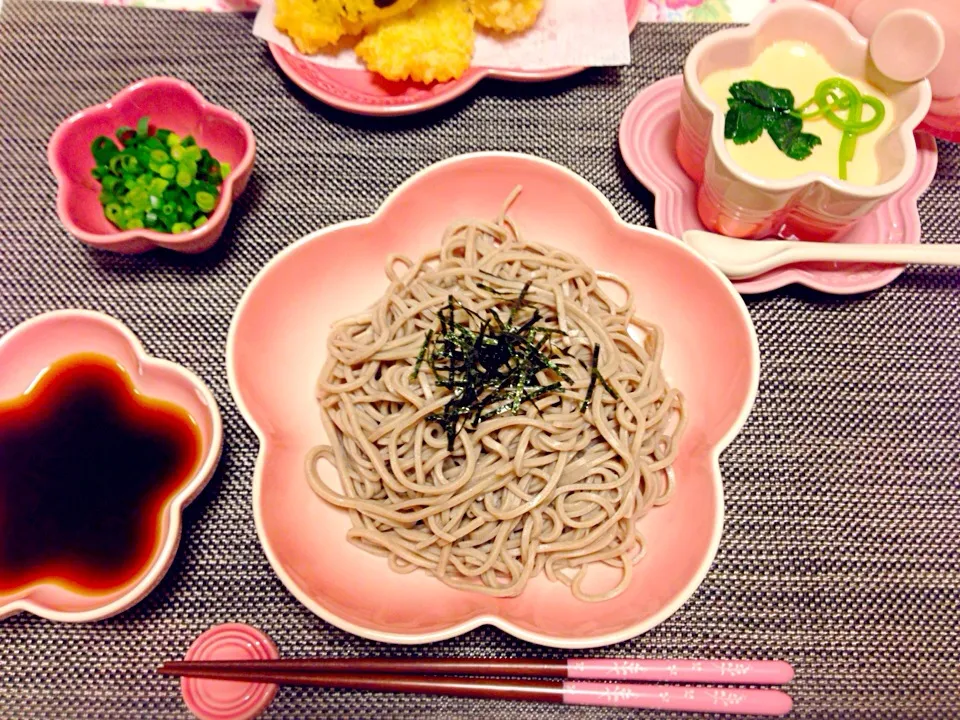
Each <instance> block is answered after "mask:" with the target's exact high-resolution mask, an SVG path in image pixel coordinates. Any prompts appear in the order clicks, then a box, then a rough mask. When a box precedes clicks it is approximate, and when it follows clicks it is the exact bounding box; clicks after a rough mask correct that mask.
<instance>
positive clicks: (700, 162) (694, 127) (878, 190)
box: [677, 0, 931, 240]
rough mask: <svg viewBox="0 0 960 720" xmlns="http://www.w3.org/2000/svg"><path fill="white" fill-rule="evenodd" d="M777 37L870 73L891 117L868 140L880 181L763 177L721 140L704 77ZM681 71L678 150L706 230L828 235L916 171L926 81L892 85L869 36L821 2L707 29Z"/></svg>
mask: <svg viewBox="0 0 960 720" xmlns="http://www.w3.org/2000/svg"><path fill="white" fill-rule="evenodd" d="M784 40H794V41H802V42H805V43H807V44H809V45H811V46H812V47H813V48H815V49H816V50H817V51H819V52H820V54H822V55H823V57H824V58H825V59H826V60H827V62H828V63H829V64H830V66H831V67H832V68H834V69H836V70H837V71H838V72H840V73H841V74H843V75H846V76H848V77H852V78H856V79H860V80H866V81H869V82H870V83H872V84H873V85H874V86H876V87H878V88H880V89H881V90H883V91H884V92H885V93H886V95H887V96H888V97H889V98H890V100H891V101H892V103H893V107H894V111H895V119H894V122H895V125H894V127H893V129H892V130H891V131H890V133H889V134H888V135H886V136H885V137H884V138H882V139H881V140H880V141H879V142H878V144H877V146H876V152H877V157H878V160H879V164H880V168H881V170H880V182H879V183H878V184H876V185H857V184H854V183H852V182H847V181H845V180H839V179H837V178H835V177H831V176H829V175H827V174H824V173H813V172H808V173H805V174H803V175H800V176H798V177H795V178H790V179H770V178H764V177H760V176H758V175H756V174H754V173H752V172H749V171H747V170H746V169H744V168H743V167H741V166H740V165H738V164H737V163H736V162H735V161H734V159H733V158H732V157H731V154H730V152H729V150H728V149H727V146H726V141H725V139H724V115H725V112H726V110H727V108H726V107H721V106H719V105H718V104H717V103H715V102H714V101H713V100H712V99H711V98H710V97H709V96H708V95H707V93H706V91H705V90H704V87H703V84H702V83H703V80H704V79H705V78H706V77H707V76H708V75H710V74H711V73H713V72H715V71H719V70H727V69H732V68H738V67H745V66H749V65H751V64H752V63H753V62H754V61H755V60H756V59H757V57H758V56H759V55H760V53H761V52H763V51H764V50H765V49H767V48H769V47H770V46H771V45H773V44H774V43H776V42H779V41H784ZM683 78H684V88H683V95H682V98H681V101H680V132H679V134H678V136H677V156H678V157H679V159H680V164H681V165H682V166H683V169H684V171H686V173H687V174H688V175H689V176H690V177H691V178H693V180H694V181H695V182H697V184H698V186H699V188H698V196H697V208H698V212H699V214H700V219H701V220H702V221H703V224H704V225H705V226H706V227H707V228H708V229H709V230H712V231H714V232H719V233H722V234H724V235H731V236H734V237H747V238H763V237H769V236H771V235H779V236H781V237H792V236H795V237H801V238H804V239H805V240H833V239H835V238H836V237H838V236H839V235H840V234H841V233H843V232H844V231H846V230H848V229H849V228H850V227H851V226H852V225H853V224H854V223H855V222H856V221H857V220H859V219H860V218H862V217H863V216H864V215H866V214H867V213H869V212H870V211H871V210H873V209H874V208H875V207H876V206H877V204H879V203H880V202H882V201H883V200H884V199H886V198H889V197H891V196H892V195H893V194H894V193H896V192H898V191H899V190H901V189H902V188H903V187H904V185H906V183H907V181H908V180H909V179H910V178H911V177H912V176H913V174H914V172H915V170H916V163H917V153H916V146H915V144H914V141H913V131H914V129H915V128H916V127H917V125H918V124H919V123H920V121H921V120H923V117H924V115H926V113H927V110H928V109H929V107H930V98H931V92H930V83H929V82H927V81H926V80H921V81H919V82H914V83H909V84H906V83H896V82H894V81H892V80H890V79H889V78H886V77H884V76H882V75H881V74H880V73H879V71H878V70H877V69H876V67H875V66H874V65H873V64H872V61H871V60H870V51H869V48H868V44H867V40H866V39H865V38H864V37H863V36H861V35H860V34H859V33H858V32H857V30H856V28H854V27H853V25H851V24H850V22H849V21H848V20H847V19H846V18H844V17H843V16H842V15H840V14H839V13H837V12H836V11H834V10H832V9H830V8H828V7H826V6H824V5H819V4H817V3H808V2H800V1H799V0H796V1H795V0H787V1H785V2H784V1H781V2H778V3H777V4H776V5H772V6H771V7H770V8H768V9H767V10H764V11H763V12H762V13H761V14H760V15H758V16H757V18H756V19H755V20H754V22H753V23H751V24H750V25H749V26H747V27H745V28H735V29H729V30H722V31H719V32H716V33H714V34H712V35H709V36H708V37H706V38H704V39H703V40H701V41H700V42H698V43H697V44H696V45H695V46H694V47H693V49H692V50H691V51H690V54H689V55H688V56H687V60H686V63H685V64H684V68H683ZM798 102H802V100H798Z"/></svg>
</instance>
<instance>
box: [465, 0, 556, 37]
mask: <svg viewBox="0 0 960 720" xmlns="http://www.w3.org/2000/svg"><path fill="white" fill-rule="evenodd" d="M542 9H543V0H470V10H471V11H472V12H473V15H474V17H475V18H476V19H477V22H478V23H479V24H480V25H481V26H482V27H485V28H487V29H488V30H496V31H497V32H502V33H506V34H510V33H516V32H523V31H524V30H526V29H527V28H530V27H532V26H533V24H534V23H535V22H536V21H537V17H538V16H539V15H540V11H541V10H542Z"/></svg>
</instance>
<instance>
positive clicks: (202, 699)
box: [180, 623, 280, 720]
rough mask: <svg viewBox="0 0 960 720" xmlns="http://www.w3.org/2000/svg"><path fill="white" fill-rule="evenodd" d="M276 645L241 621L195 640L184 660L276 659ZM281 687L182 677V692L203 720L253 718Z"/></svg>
mask: <svg viewBox="0 0 960 720" xmlns="http://www.w3.org/2000/svg"><path fill="white" fill-rule="evenodd" d="M279 657H280V653H279V652H278V651H277V646H276V645H275V644H274V642H273V640H271V639H270V638H269V637H267V636H266V635H265V634H264V633H263V632H262V631H260V630H258V629H257V628H254V627H250V626H249V625H244V624H242V623H228V624H226V625H215V626H214V627H212V628H210V629H209V630H207V631H206V632H204V633H203V634H202V635H200V637H198V638H197V639H196V640H194V641H193V644H192V645H191V646H190V649H189V650H187V654H186V656H185V657H184V660H187V661H195V662H203V661H206V660H276V659H278V658H279ZM277 690H278V686H276V685H273V684H271V683H255V682H246V681H234V680H207V679H205V678H194V677H182V678H180V692H181V693H182V695H183V701H184V702H185V703H186V704H187V707H188V708H190V712H192V713H193V714H194V715H196V716H197V717H198V718H200V720H252V719H253V718H255V717H257V715H259V714H260V713H262V712H263V711H264V710H266V709H267V706H268V705H269V704H270V703H271V701H272V700H273V698H274V696H275V695H276V694H277Z"/></svg>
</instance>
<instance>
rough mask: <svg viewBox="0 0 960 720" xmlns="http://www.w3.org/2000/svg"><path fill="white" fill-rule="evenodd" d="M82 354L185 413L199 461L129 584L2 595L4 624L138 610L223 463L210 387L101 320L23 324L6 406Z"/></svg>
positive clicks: (39, 586)
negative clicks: (193, 504)
mask: <svg viewBox="0 0 960 720" xmlns="http://www.w3.org/2000/svg"><path fill="white" fill-rule="evenodd" d="M77 353H96V354H99V355H104V356H106V357H109V358H110V359H112V360H113V361H115V362H116V363H117V364H118V365H119V366H120V367H122V368H123V370H125V371H126V373H127V374H128V375H129V377H130V379H131V380H132V382H133V386H134V389H135V391H136V392H137V393H138V394H139V395H140V396H142V397H144V398H155V399H158V400H162V401H166V402H168V403H171V404H172V405H174V406H177V407H179V408H182V409H183V410H185V411H186V412H187V413H188V414H189V415H190V416H191V417H192V418H193V420H194V421H195V422H196V426H197V428H198V429H199V432H200V449H199V458H198V460H197V462H196V465H195V469H194V470H193V473H192V475H190V476H189V478H188V479H186V480H185V481H184V482H183V483H181V484H179V486H178V489H177V490H176V493H175V494H173V495H172V496H170V497H168V498H166V499H165V502H162V503H161V504H159V507H160V510H159V513H158V516H157V518H156V527H157V528H158V530H157V532H156V541H155V543H154V547H153V550H152V552H151V553H150V555H149V557H148V559H147V561H146V562H145V563H144V564H143V565H142V566H140V567H138V568H137V570H136V572H135V573H134V574H133V575H132V577H130V579H129V580H128V581H127V582H125V583H124V584H122V585H120V586H112V587H109V588H106V589H97V590H96V591H93V590H87V589H83V588H77V587H73V586H71V585H69V584H65V583H61V582H59V581H58V580H57V579H56V578H44V579H41V580H39V581H37V582H31V583H29V584H26V585H24V586H19V587H17V588H15V589H13V590H10V591H0V618H3V617H7V616H9V615H13V614H15V613H18V612H23V611H26V612H30V613H33V614H34V615H40V616H42V617H45V618H47V619H49V620H57V621H66V622H87V621H92V620H100V619H102V618H106V617H110V616H111V615H115V614H117V613H119V612H122V611H124V610H126V609H127V608H129V607H131V606H133V605H135V604H136V603H137V602H139V601H140V600H141V599H143V598H144V597H145V596H146V595H147V594H148V593H149V592H150V591H151V590H152V589H153V588H154V586H156V584H157V583H158V582H159V581H160V579H161V578H162V577H163V576H164V574H165V573H166V572H167V570H168V569H169V567H170V564H171V563H172V562H173V558H174V555H175V554H176V551H177V545H178V544H179V541H180V528H181V514H182V511H183V508H184V507H185V506H186V505H187V504H188V503H190V501H191V500H193V499H194V498H195V497H196V496H197V495H198V494H199V493H200V491H201V490H202V489H203V487H204V486H205V485H206V484H207V482H208V481H209V479H210V478H211V476H212V475H213V472H214V469H215V468H216V466H217V462H218V460H219V458H220V447H221V442H222V429H221V423H220V413H219V411H218V410H217V405H216V401H215V400H214V397H213V395H212V393H211V392H210V390H208V389H207V387H206V385H204V384H203V382H202V381H201V380H200V379H199V378H198V377H197V376H196V375H194V374H193V373H191V372H190V371H188V370H186V369H184V368H183V367H181V366H179V365H175V364H174V363H171V362H168V361H166V360H161V359H159V358H155V357H151V356H150V355H147V353H146V351H145V350H144V349H143V346H142V345H141V344H140V342H139V341H138V340H137V338H136V337H135V336H134V335H133V333H131V332H130V330H128V329H127V328H126V327H125V326H124V325H122V324H121V323H119V322H118V321H117V320H114V319H113V318H111V317H109V316H107V315H103V314H101V313H97V312H91V311H87V310H60V311H56V312H50V313H46V314H44V315H39V316H37V317H34V318H32V319H30V320H27V321H26V322H24V323H21V324H20V325H18V326H17V327H15V328H14V329H13V330H11V331H10V332H8V333H7V334H6V335H4V336H3V337H2V338H0V368H2V369H0V399H3V400H7V399H13V398H18V397H20V396H22V395H23V394H24V393H25V392H27V391H28V389H29V388H31V387H32V386H33V385H34V383H35V381H36V380H37V378H38V377H39V375H40V374H41V373H42V372H43V371H44V370H45V369H46V368H48V367H50V366H51V364H53V363H54V362H56V361H57V360H60V359H62V358H64V357H67V356H70V355H74V354H77ZM76 522H77V523H94V522H97V518H91V517H83V516H80V517H77V518H76ZM37 526H38V527H40V526H42V522H41V518H37Z"/></svg>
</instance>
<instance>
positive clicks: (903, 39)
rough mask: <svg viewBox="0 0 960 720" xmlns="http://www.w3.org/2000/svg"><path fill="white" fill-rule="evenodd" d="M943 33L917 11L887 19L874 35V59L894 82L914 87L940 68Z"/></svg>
mask: <svg viewBox="0 0 960 720" xmlns="http://www.w3.org/2000/svg"><path fill="white" fill-rule="evenodd" d="M944 46H945V40H944V35H943V29H942V28H941V27H940V23H938V22H937V20H936V18H934V17H933V15H931V14H930V13H928V12H924V11H923V10H917V9H915V8H904V9H901V10H895V11H893V12H892V13H890V14H889V15H884V16H883V17H882V18H881V19H880V22H878V23H877V26H876V27H875V28H874V30H873V34H871V35H870V57H871V58H872V59H873V63H874V65H876V66H877V69H878V70H879V71H880V72H882V73H883V74H884V75H886V76H887V77H888V78H890V79H892V80H896V81H897V82H902V83H914V82H919V81H920V80H923V79H924V78H926V77H928V76H929V75H930V74H931V73H932V72H933V71H934V70H935V69H936V68H937V65H939V64H940V59H941V58H942V57H943V51H944Z"/></svg>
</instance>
